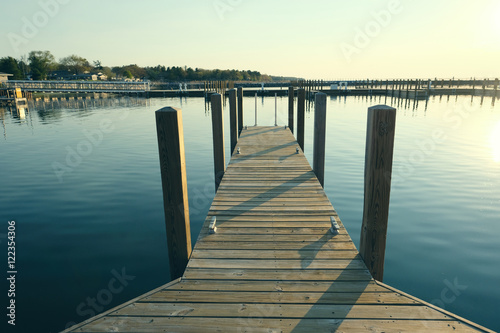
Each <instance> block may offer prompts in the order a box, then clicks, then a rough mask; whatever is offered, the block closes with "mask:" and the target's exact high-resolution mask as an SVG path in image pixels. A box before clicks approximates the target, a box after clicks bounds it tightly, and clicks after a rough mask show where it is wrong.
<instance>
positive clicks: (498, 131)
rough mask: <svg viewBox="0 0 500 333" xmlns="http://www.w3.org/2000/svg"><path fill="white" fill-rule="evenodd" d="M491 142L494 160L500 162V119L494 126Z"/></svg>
mask: <svg viewBox="0 0 500 333" xmlns="http://www.w3.org/2000/svg"><path fill="white" fill-rule="evenodd" d="M490 144H491V152H492V155H493V160H494V161H495V162H497V163H500V121H499V122H498V123H497V124H496V125H495V127H494V128H493V132H492V133H491V137H490Z"/></svg>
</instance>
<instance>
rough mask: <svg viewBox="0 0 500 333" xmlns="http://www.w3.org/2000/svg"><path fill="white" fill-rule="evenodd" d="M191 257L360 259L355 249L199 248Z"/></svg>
mask: <svg viewBox="0 0 500 333" xmlns="http://www.w3.org/2000/svg"><path fill="white" fill-rule="evenodd" d="M191 258H196V259H215V258H219V259H251V258H260V259H328V260H334V259H358V258H360V257H359V254H358V252H357V251H355V250H345V251H344V250H336V251H315V250H300V251H294V250H198V249H195V250H194V251H193V253H192V254H191Z"/></svg>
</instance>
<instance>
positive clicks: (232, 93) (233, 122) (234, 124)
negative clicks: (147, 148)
mask: <svg viewBox="0 0 500 333" xmlns="http://www.w3.org/2000/svg"><path fill="white" fill-rule="evenodd" d="M229 125H230V126H229V127H230V132H231V155H232V154H233V152H234V148H236V143H237V142H238V110H237V107H236V89H231V90H229Z"/></svg>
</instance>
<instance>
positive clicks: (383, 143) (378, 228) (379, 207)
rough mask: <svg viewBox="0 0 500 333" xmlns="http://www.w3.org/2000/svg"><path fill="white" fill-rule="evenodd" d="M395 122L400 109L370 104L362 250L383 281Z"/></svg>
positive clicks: (376, 275)
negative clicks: (371, 105) (397, 110)
mask: <svg viewBox="0 0 500 333" xmlns="http://www.w3.org/2000/svg"><path fill="white" fill-rule="evenodd" d="M395 126H396V109H394V108H391V107H389V106H386V105H377V106H373V107H370V108H368V125H367V129H366V155H365V189H364V206H363V224H362V227H361V241H360V246H359V248H360V250H359V252H360V254H361V256H362V257H363V260H364V261H365V264H366V266H367V268H368V270H369V271H370V273H371V274H372V276H373V278H374V279H376V280H379V281H382V279H383V276H384V257H385V244H386V237H387V220H388V218H389V198H390V192H391V174H392V156H393V148H394V132H395Z"/></svg>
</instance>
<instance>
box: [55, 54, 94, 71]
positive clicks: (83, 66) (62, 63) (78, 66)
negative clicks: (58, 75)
mask: <svg viewBox="0 0 500 333" xmlns="http://www.w3.org/2000/svg"><path fill="white" fill-rule="evenodd" d="M59 69H62V70H68V71H70V72H71V73H72V74H82V73H85V72H87V71H90V70H91V69H92V66H90V63H89V62H88V60H87V59H85V58H82V57H79V56H77V55H75V54H72V55H70V56H67V57H65V58H62V59H60V60H59Z"/></svg>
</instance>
